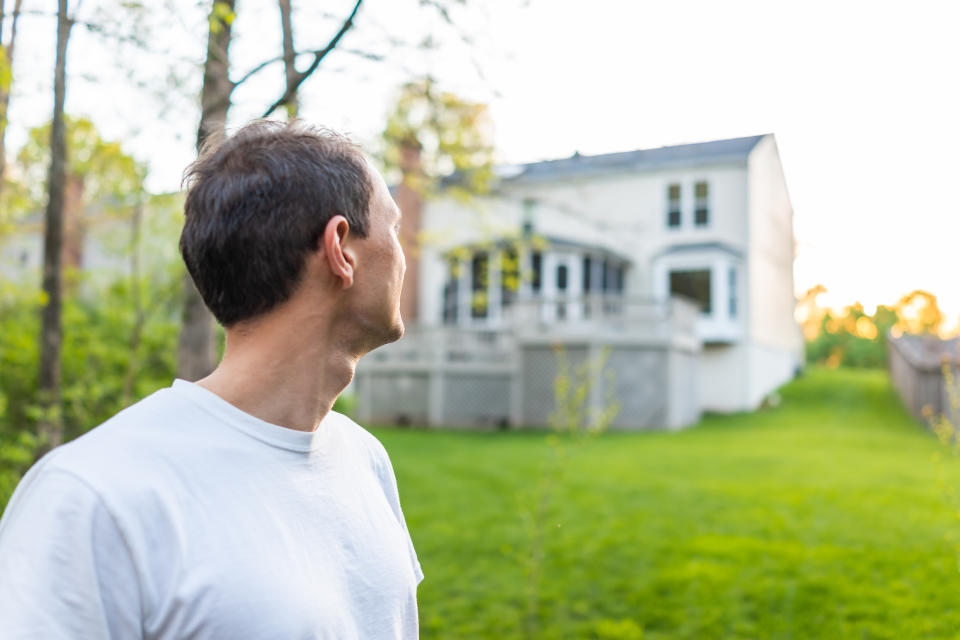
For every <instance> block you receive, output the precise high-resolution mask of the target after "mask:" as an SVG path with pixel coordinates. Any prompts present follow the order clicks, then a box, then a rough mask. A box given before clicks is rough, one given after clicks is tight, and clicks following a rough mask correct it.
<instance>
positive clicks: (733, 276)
mask: <svg viewBox="0 0 960 640" xmlns="http://www.w3.org/2000/svg"><path fill="white" fill-rule="evenodd" d="M736 316H737V270H736V269H735V268H734V267H730V317H731V318H735V317H736Z"/></svg>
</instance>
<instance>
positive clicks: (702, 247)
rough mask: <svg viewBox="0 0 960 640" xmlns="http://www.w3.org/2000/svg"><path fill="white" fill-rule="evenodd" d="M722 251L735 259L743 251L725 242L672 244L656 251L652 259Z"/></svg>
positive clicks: (740, 256) (740, 255) (741, 254)
mask: <svg viewBox="0 0 960 640" xmlns="http://www.w3.org/2000/svg"><path fill="white" fill-rule="evenodd" d="M713 250H716V251H723V252H724V253H729V254H730V255H732V256H734V257H736V258H742V257H743V251H741V250H740V249H737V248H736V247H734V246H732V245H729V244H727V243H726V242H695V243H688V244H673V245H670V246H668V247H664V248H663V249H661V250H660V251H657V252H656V253H655V254H653V257H654V258H659V257H660V256H665V255H670V254H674V253H685V252H697V251H713Z"/></svg>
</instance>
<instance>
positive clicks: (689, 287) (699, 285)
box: [670, 269, 711, 313]
mask: <svg viewBox="0 0 960 640" xmlns="http://www.w3.org/2000/svg"><path fill="white" fill-rule="evenodd" d="M670 293H671V294H675V295H679V296H684V297H686V298H690V299H691V300H693V301H694V302H697V303H699V304H700V310H701V311H702V312H703V313H710V309H711V307H710V270H709V269H700V270H697V271H671V272H670Z"/></svg>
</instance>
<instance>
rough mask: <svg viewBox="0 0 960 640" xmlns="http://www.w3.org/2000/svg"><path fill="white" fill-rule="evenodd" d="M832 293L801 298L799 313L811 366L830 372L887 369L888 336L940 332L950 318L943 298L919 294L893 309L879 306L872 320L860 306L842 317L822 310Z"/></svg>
mask: <svg viewBox="0 0 960 640" xmlns="http://www.w3.org/2000/svg"><path fill="white" fill-rule="evenodd" d="M825 292H826V288H825V287H823V286H822V285H818V286H816V287H813V288H812V289H810V290H808V291H807V293H806V294H804V296H802V297H801V299H800V301H799V303H798V305H797V312H798V316H799V318H800V321H801V324H802V326H803V333H804V336H805V337H806V339H807V345H806V352H807V362H809V363H814V364H822V365H826V366H830V367H837V366H848V367H885V366H886V365H887V336H888V335H890V334H893V335H895V336H896V335H901V334H904V333H911V334H922V333H935V332H937V331H938V330H939V329H940V328H941V327H942V326H943V320H944V316H943V313H942V312H941V311H940V308H939V306H938V305H937V298H936V296H934V295H933V294H931V293H928V292H926V291H921V290H916V291H912V292H911V293H908V294H907V295H905V296H903V297H902V298H900V299H899V300H898V301H897V302H896V304H894V305H891V306H885V305H879V306H878V307H877V309H876V311H874V313H873V314H872V315H868V314H867V313H865V311H864V308H863V305H862V304H860V303H859V302H856V303H854V304H852V305H850V306H848V307H844V308H843V309H842V310H841V311H839V312H836V311H832V310H829V309H825V308H823V307H820V306H819V305H818V303H817V298H818V297H819V296H820V295H821V294H823V293H825Z"/></svg>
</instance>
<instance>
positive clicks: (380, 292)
mask: <svg viewBox="0 0 960 640" xmlns="http://www.w3.org/2000/svg"><path fill="white" fill-rule="evenodd" d="M367 166H368V171H369V172H370V179H371V181H372V182H373V194H372V196H371V198H370V210H369V213H368V215H369V225H368V227H369V228H368V233H367V237H366V238H363V239H361V240H358V241H357V249H358V258H359V259H360V261H359V264H358V272H357V275H356V282H355V286H356V288H357V290H356V291H355V295H356V297H357V300H356V302H357V306H356V307H355V312H356V315H355V316H354V320H355V321H359V322H357V328H358V329H359V330H360V331H361V332H362V333H363V334H364V335H363V336H362V341H363V342H364V343H365V346H366V348H365V349H364V351H372V350H373V349H376V348H377V347H379V346H382V345H384V344H387V343H389V342H395V341H397V340H399V339H400V338H402V337H403V333H404V325H403V319H402V318H401V317H400V295H401V292H402V289H403V276H404V273H405V271H406V260H405V258H404V255H403V248H402V247H401V246H400V239H399V225H400V216H401V214H400V210H399V208H398V207H397V205H396V203H395V202H394V201H393V197H392V196H391V195H390V191H389V190H388V189H387V185H386V183H385V182H384V180H383V177H382V176H381V175H380V172H379V171H377V170H376V169H375V168H374V167H372V166H370V164H369V162H368V165H367Z"/></svg>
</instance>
